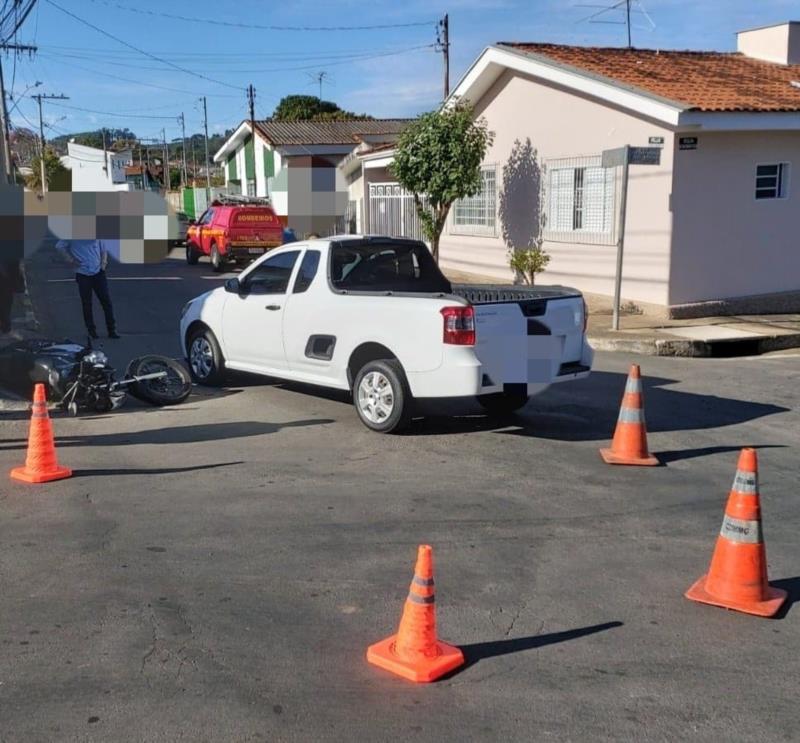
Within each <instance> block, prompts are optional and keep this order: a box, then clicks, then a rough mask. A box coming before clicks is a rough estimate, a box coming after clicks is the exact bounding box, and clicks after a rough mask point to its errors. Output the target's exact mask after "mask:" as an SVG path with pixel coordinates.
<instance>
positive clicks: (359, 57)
mask: <svg viewBox="0 0 800 743" xmlns="http://www.w3.org/2000/svg"><path fill="white" fill-rule="evenodd" d="M435 46H436V45H435V44H419V45H417V46H409V47H403V48H400V49H390V50H386V51H381V52H376V53H358V54H351V55H350V56H349V57H334V58H332V59H328V60H325V59H319V60H317V61H316V62H314V63H313V64H304V65H292V66H289V67H267V68H261V69H247V70H239V69H226V70H225V72H226V73H227V74H230V75H261V74H268V73H273V72H293V71H303V70H314V69H317V68H318V67H319V66H320V65H325V66H340V65H347V64H350V63H353V62H362V61H367V60H370V59H380V58H383V57H392V56H398V55H400V54H407V53H409V52H415V51H420V50H422V49H433V48H434V47H435ZM41 54H42V56H43V57H45V58H46V59H56V58H58V59H61V58H63V57H67V58H70V59H91V58H89V57H86V56H85V55H81V54H69V53H63V52H62V53H61V54H58V55H54V54H49V53H47V52H43V53H41ZM298 61H302V60H298ZM104 64H108V65H112V66H114V67H127V68H130V69H136V70H147V71H150V72H154V71H160V70H161V69H162V68H160V67H153V66H148V65H137V64H130V63H128V62H114V61H111V60H106V61H105V62H104ZM231 87H235V86H231Z"/></svg>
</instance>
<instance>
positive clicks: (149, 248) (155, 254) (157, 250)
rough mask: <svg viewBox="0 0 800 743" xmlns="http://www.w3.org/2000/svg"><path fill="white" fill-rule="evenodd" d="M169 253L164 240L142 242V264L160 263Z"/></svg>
mask: <svg viewBox="0 0 800 743" xmlns="http://www.w3.org/2000/svg"><path fill="white" fill-rule="evenodd" d="M168 252H169V247H168V245H167V241H166V240H145V241H144V255H143V258H144V262H145V263H161V261H163V260H164V259H165V258H166V257H167V253H168Z"/></svg>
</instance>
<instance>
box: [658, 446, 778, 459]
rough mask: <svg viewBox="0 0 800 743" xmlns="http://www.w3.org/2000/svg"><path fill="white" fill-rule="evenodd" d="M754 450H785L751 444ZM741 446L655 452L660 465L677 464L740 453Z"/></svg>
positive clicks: (703, 447)
mask: <svg viewBox="0 0 800 743" xmlns="http://www.w3.org/2000/svg"><path fill="white" fill-rule="evenodd" d="M752 447H753V448H754V449H759V450H760V449H785V448H786V447H785V446H784V445H783V444H752ZM741 450H742V447H741V446H702V447H699V448H697V449H674V450H672V451H659V452H656V454H657V455H658V459H659V461H660V462H661V464H669V463H670V462H678V461H680V460H681V459H695V458H696V457H707V456H710V455H711V454H725V453H727V452H733V451H737V452H738V451H741Z"/></svg>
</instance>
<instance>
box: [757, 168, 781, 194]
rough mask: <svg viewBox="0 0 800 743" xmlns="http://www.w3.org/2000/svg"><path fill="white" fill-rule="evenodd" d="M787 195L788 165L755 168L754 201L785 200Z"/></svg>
mask: <svg viewBox="0 0 800 743" xmlns="http://www.w3.org/2000/svg"><path fill="white" fill-rule="evenodd" d="M788 195H789V163H773V164H769V165H757V166H756V199H785V198H786V197H787V196H788Z"/></svg>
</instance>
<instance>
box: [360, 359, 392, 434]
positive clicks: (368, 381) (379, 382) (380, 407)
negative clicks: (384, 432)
mask: <svg viewBox="0 0 800 743" xmlns="http://www.w3.org/2000/svg"><path fill="white" fill-rule="evenodd" d="M394 403H395V399H394V388H393V387H392V383H391V382H390V381H389V378H388V377H387V376H386V375H385V374H381V372H378V371H372V372H369V373H368V374H365V375H364V377H363V379H362V380H361V382H360V383H359V385H358V408H359V410H360V411H361V414H362V415H363V416H364V418H366V419H367V420H368V421H369V422H370V423H378V424H379V423H384V422H385V421H386V420H387V419H388V418H389V417H390V416H391V414H392V412H394Z"/></svg>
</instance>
